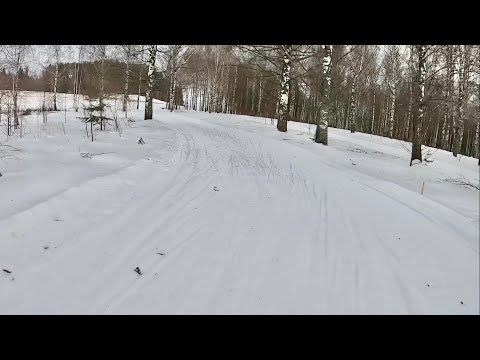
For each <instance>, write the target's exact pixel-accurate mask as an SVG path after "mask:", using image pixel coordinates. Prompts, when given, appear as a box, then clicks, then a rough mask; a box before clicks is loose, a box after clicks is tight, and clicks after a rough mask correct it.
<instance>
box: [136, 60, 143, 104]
mask: <svg viewBox="0 0 480 360" xmlns="http://www.w3.org/2000/svg"><path fill="white" fill-rule="evenodd" d="M142 69H143V67H142V65H140V74H139V76H138V95H137V110H138V108H139V107H140V90H141V86H142Z"/></svg>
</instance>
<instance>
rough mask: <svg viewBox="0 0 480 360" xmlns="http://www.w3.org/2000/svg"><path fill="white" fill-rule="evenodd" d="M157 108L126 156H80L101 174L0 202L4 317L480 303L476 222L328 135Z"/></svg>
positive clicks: (348, 310) (460, 307) (444, 309)
mask: <svg viewBox="0 0 480 360" xmlns="http://www.w3.org/2000/svg"><path fill="white" fill-rule="evenodd" d="M155 114H156V116H154V120H153V121H137V122H136V123H135V127H133V128H131V129H128V131H129V132H130V133H128V131H125V133H126V134H127V137H128V138H129V139H130V141H136V140H137V139H138V138H139V136H142V137H143V139H144V140H145V141H146V145H144V146H141V145H136V143H135V145H134V146H135V147H137V148H139V149H140V148H141V152H140V150H137V152H138V156H137V157H135V156H133V155H131V154H130V156H131V158H130V159H129V161H128V163H127V162H120V161H119V160H118V158H119V157H120V155H119V154H115V153H114V154H104V155H101V156H97V157H93V158H92V159H79V160H77V161H78V162H83V163H82V164H85V163H87V162H90V163H89V164H96V165H95V166H98V167H99V168H102V169H103V170H102V171H99V172H98V173H95V175H94V176H93V175H92V176H89V177H86V178H77V179H80V180H78V181H77V182H76V183H75V184H73V185H72V186H68V187H67V186H65V188H64V189H61V191H60V190H59V189H58V188H57V189H56V190H55V191H53V190H50V188H48V189H47V187H46V185H45V188H42V190H39V191H36V194H35V195H34V196H37V197H38V199H37V200H36V201H35V203H34V204H29V205H28V206H27V205H25V206H23V208H22V205H21V204H18V205H16V206H17V207H15V209H16V210H15V211H14V212H13V211H11V212H9V211H8V210H6V208H2V209H0V210H2V211H0V215H2V216H1V217H0V229H1V231H2V238H1V243H0V266H1V267H3V268H8V269H10V270H11V271H12V273H11V274H5V273H4V274H0V313H42V314H43V313H93V314H103V313H107V314H108V313H130V314H131V313H143V314H149V313H173V314H177V313H181V314H191V313H194V314H204V313H207V314H223V313H235V314H244V313H248V314H260V313H261V314H271V313H272V314H273V313H274V314H279V313H280V314H281V313H290V314H307V313H308V314H310V313H320V314H325V313H328V314H332V313H334V314H355V313H360V314H367V313H368V314H385V313H387V314H392V313H393V314H425V313H428V314H430V313H434V314H472V313H478V312H479V253H478V251H479V248H478V220H477V221H474V220H472V219H471V218H468V217H467V216H464V215H462V213H461V211H456V210H455V209H454V208H450V207H447V206H445V205H444V204H442V203H441V202H439V201H435V200H434V199H431V198H429V197H427V196H422V195H420V194H419V192H414V191H411V190H410V189H408V186H400V185H399V184H396V183H395V182H391V181H386V180H385V179H382V178H379V177H373V176H371V174H369V173H368V172H366V171H363V172H362V170H361V169H359V168H360V167H361V166H362V164H361V160H359V158H354V157H352V156H351V155H359V154H357V153H353V152H349V153H348V154H347V158H345V154H346V152H345V151H341V150H339V148H338V147H337V148H336V147H335V141H336V140H335V139H336V138H335V137H333V138H332V141H331V142H332V144H331V146H329V147H324V146H321V145H318V144H314V143H313V142H312V141H311V140H310V139H309V137H308V135H307V134H302V133H300V134H299V131H298V130H289V132H288V133H286V134H284V133H279V132H277V131H276V130H275V129H274V127H273V126H271V125H270V124H268V125H265V124H264V123H263V122H254V121H251V120H250V121H244V120H242V118H241V117H234V116H230V117H226V116H222V115H219V114H212V115H208V114H205V113H197V112H189V111H178V112H176V113H173V114H171V113H169V112H167V111H166V110H161V109H160V108H158V109H156V111H155ZM155 119H156V120H155ZM157 120H158V121H157ZM342 134H343V132H342ZM390 141H392V140H390ZM337 143H338V144H340V143H341V139H340V138H338V142H337ZM87 145H88V144H87ZM87 145H85V146H87ZM92 146H94V145H92ZM97 146H100V145H97ZM106 146H107V145H105V147H104V148H102V149H103V150H104V149H105V148H106ZM132 148H133V147H132ZM115 150H116V148H114V147H113V148H112V151H113V152H114V151H115ZM360 155H362V154H360ZM73 156H74V155H72V157H73ZM75 156H76V158H79V156H78V154H77V155H75ZM341 156H343V158H340V157H341ZM66 161H68V160H66ZM383 161H387V162H388V161H389V160H388V159H387V160H383ZM115 162H118V164H119V165H118V166H117V167H116V168H115V169H114V170H111V171H110V170H108V171H107V170H105V167H102V166H104V164H107V163H108V164H111V163H115ZM405 163H406V167H405V169H404V171H412V170H411V169H412V168H409V167H408V162H407V161H406V162H405ZM79 166H80V165H79ZM92 166H93V165H92ZM105 166H107V165H105ZM108 166H110V165H108ZM419 166H423V165H419ZM109 169H110V168H109ZM62 171H70V170H68V169H67V170H62V167H61V166H59V168H58V176H59V177H62V174H63V173H62ZM92 174H94V172H92ZM7 177H8V176H7V174H6V176H5V178H7ZM54 177H55V176H52V178H54ZM7 180H8V179H7ZM30 181H32V180H30ZM39 181H40V182H41V181H42V180H39ZM36 186H39V187H41V186H43V185H42V184H41V183H39V184H37V185H36ZM9 189H12V188H9ZM2 191H4V192H2ZM22 191H27V190H26V189H25V188H24V189H23V190H22ZM0 194H1V198H2V202H3V199H6V198H7V193H6V190H2V188H1V187H0ZM472 194H473V195H472V196H477V197H478V192H472ZM8 195H9V196H10V195H11V197H12V199H13V198H14V197H15V194H12V193H11V190H10V191H9V194H8ZM19 196H20V195H19ZM12 201H13V200H12ZM46 247H48V248H46ZM136 267H139V268H140V270H141V272H142V275H139V274H137V273H136V272H134V269H135V268H136Z"/></svg>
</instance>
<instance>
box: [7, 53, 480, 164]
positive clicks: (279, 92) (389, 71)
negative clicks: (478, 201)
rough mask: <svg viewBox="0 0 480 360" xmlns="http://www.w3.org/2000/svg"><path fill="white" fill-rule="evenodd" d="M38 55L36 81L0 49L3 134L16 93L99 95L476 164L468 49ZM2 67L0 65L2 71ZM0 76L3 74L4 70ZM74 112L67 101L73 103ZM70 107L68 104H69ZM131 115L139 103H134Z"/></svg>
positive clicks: (21, 56) (477, 57)
mask: <svg viewBox="0 0 480 360" xmlns="http://www.w3.org/2000/svg"><path fill="white" fill-rule="evenodd" d="M71 50H72V49H69V48H68V47H65V46H63V45H49V46H48V47H46V49H45V51H46V53H47V54H48V59H49V63H47V64H43V65H42V66H43V67H42V69H43V70H42V72H41V74H40V75H39V76H37V77H36V76H33V75H30V74H29V70H28V68H27V67H26V66H25V64H26V61H25V59H26V58H27V55H28V53H29V51H31V46H28V45H9V46H0V69H1V71H0V89H13V91H12V104H13V106H12V109H13V112H14V116H13V118H14V122H13V124H14V130H15V129H17V128H18V126H19V123H18V119H17V117H18V116H17V115H16V110H15V109H16V108H17V106H16V97H17V93H18V91H19V90H33V91H50V92H53V93H54V95H53V99H54V108H56V103H55V98H56V93H57V92H67V93H69V92H73V94H74V98H76V95H78V94H85V95H89V96H90V97H99V98H100V101H103V100H102V99H104V98H105V97H106V96H107V95H108V94H123V99H124V101H123V109H122V110H123V111H124V112H125V115H126V114H127V111H128V106H127V104H128V101H127V100H128V96H127V95H128V94H137V95H145V99H146V100H145V102H146V105H145V119H151V118H152V114H153V108H152V101H151V99H152V98H157V99H161V100H164V101H166V102H167V107H168V109H169V110H170V111H174V110H176V109H177V107H178V106H179V105H180V106H181V105H183V106H185V107H186V108H187V109H193V110H198V111H208V112H224V113H230V114H245V115H254V116H262V117H270V118H276V119H277V129H278V130H279V131H287V128H288V125H287V124H288V122H287V121H288V120H295V121H300V122H307V123H311V124H315V125H316V133H315V141H316V142H319V143H323V144H325V145H328V127H337V128H342V129H349V130H350V131H352V132H355V131H361V132H365V133H370V134H375V135H380V136H386V137H390V138H394V139H401V140H406V141H409V142H412V161H413V160H420V161H422V156H421V145H428V146H431V147H437V148H441V149H445V150H448V151H452V153H453V155H454V156H457V154H464V155H469V156H476V157H478V156H479V152H480V151H479V144H480V141H479V131H480V128H479V124H480V122H479V114H480V81H479V79H480V46H478V45H405V46H399V45H387V46H376V45H252V46H243V45H236V46H234V45H193V46H189V45H163V46H159V45H115V46H114V45H85V46H79V47H78V49H77V50H78V51H77V52H76V54H77V55H75V56H73V58H75V57H76V59H74V60H73V61H68V62H67V61H64V58H65V57H66V54H68V53H69V51H71ZM2 63H3V64H5V66H2ZM4 67H5V69H4ZM77 103H78V102H77ZM77 106H78V105H77ZM137 106H138V105H137Z"/></svg>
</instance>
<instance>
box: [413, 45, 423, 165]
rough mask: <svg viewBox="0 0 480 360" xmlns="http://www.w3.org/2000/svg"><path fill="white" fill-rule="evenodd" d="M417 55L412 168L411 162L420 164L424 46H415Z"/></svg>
mask: <svg viewBox="0 0 480 360" xmlns="http://www.w3.org/2000/svg"><path fill="white" fill-rule="evenodd" d="M416 48H417V53H418V70H417V71H418V73H417V84H416V85H417V86H416V94H415V95H416V101H415V106H416V109H415V112H414V114H413V119H412V127H413V129H412V130H413V131H412V157H411V159H410V166H412V162H413V160H419V161H420V162H422V139H421V138H420V125H421V124H422V120H423V116H424V103H423V101H424V96H425V60H426V59H425V55H426V46H425V45H417V46H416Z"/></svg>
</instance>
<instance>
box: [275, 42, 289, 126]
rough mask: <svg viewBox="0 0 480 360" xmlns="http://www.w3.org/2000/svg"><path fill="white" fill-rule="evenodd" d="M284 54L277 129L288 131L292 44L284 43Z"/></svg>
mask: <svg viewBox="0 0 480 360" xmlns="http://www.w3.org/2000/svg"><path fill="white" fill-rule="evenodd" d="M283 48H284V54H283V69H282V81H281V92H280V101H279V108H278V120H277V130H278V131H282V132H286V131H287V118H286V115H287V105H288V98H289V94H290V70H291V50H292V46H291V45H284V46H283Z"/></svg>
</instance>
